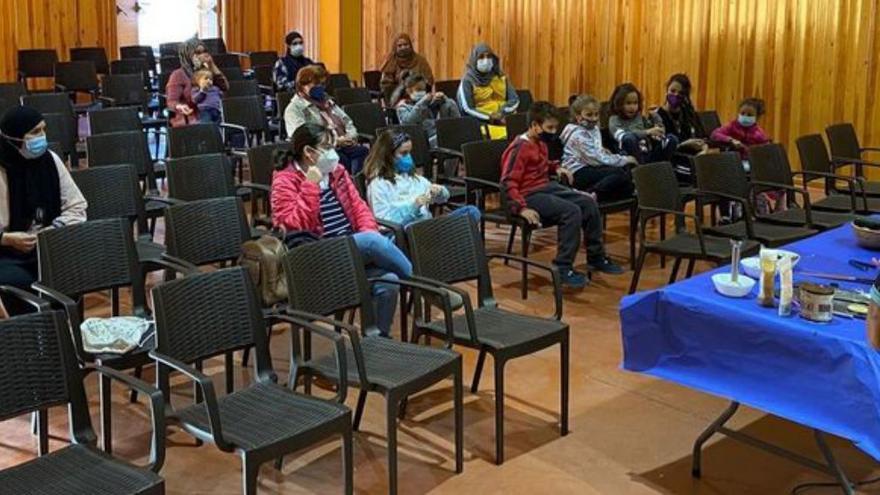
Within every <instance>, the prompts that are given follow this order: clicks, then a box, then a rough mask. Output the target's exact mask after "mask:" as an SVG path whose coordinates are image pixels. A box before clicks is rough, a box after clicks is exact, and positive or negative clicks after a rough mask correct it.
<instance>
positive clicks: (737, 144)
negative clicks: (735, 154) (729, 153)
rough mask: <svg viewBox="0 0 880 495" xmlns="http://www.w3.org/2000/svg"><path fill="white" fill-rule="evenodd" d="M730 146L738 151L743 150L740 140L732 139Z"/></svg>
mask: <svg viewBox="0 0 880 495" xmlns="http://www.w3.org/2000/svg"><path fill="white" fill-rule="evenodd" d="M730 145H731V146H733V147H734V148H736V149H738V150H739V149H742V148H743V144H742V141H740V140H738V139H733V138H731V139H730Z"/></svg>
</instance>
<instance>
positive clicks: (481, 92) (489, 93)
mask: <svg viewBox="0 0 880 495" xmlns="http://www.w3.org/2000/svg"><path fill="white" fill-rule="evenodd" d="M458 106H460V107H461V109H462V111H464V112H465V113H466V114H468V115H470V116H472V117H475V118H477V119H479V120H481V121H483V122H487V123H489V134H490V136H491V138H492V139H503V138H506V137H507V129H506V127H505V126H504V117H505V116H507V115H510V114H512V113H514V112H515V111H516V108H517V107H518V106H519V97H518V96H517V95H516V88H514V87H513V85H512V84H511V83H510V78H508V77H507V76H506V75H504V73H503V72H501V64H500V63H499V61H498V55H495V52H494V51H492V48H490V47H489V45H487V44H486V43H479V44H477V46H475V47H474V49H473V50H471V56H470V58H469V59H468V63H467V66H465V68H464V76H462V78H461V85H460V86H459V87H458Z"/></svg>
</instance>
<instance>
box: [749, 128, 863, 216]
mask: <svg viewBox="0 0 880 495" xmlns="http://www.w3.org/2000/svg"><path fill="white" fill-rule="evenodd" d="M749 163H750V164H751V168H750V171H751V176H752V177H751V180H752V184H755V185H756V186H758V188H756V191H758V192H760V188H764V187H766V189H767V190H782V191H784V192H785V193H786V209H785V210H782V211H778V212H773V213H770V214H767V215H758V219H760V220H762V221H765V222H769V223H776V224H780V225H798V226H805V227H809V228H815V229H818V230H828V229H833V228H836V227H840V226H841V225H843V224H845V223H848V222H851V221H852V220H853V217H854V216H855V215H854V213H855V212H850V213H834V212H827V211H816V210H814V209H813V208H812V199H811V197H810V192H809V191H808V190H807V188H806V187H804V188H800V187H796V186H795V185H794V179H793V177H792V175H793V174H792V171H791V165H790V164H789V163H788V155H787V154H786V152H785V148H783V147H782V145H781V144H779V143H770V144H762V145H760V146H752V147H751V148H749ZM796 195H797V196H800V198H801V200H802V201H801V203H800V204H798V203H797V202H796V201H795V200H796Z"/></svg>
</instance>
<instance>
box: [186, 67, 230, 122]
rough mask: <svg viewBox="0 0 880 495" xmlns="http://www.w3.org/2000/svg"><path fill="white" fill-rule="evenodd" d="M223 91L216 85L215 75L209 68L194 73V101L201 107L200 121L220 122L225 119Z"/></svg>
mask: <svg viewBox="0 0 880 495" xmlns="http://www.w3.org/2000/svg"><path fill="white" fill-rule="evenodd" d="M222 100H223V92H222V91H220V88H218V87H217V86H214V75H213V74H212V73H211V71H209V70H207V69H200V70H197V71H196V72H195V73H194V74H193V88H192V101H193V103H195V104H196V106H197V107H198V109H199V122H201V123H203V124H204V123H208V124H219V123H220V122H222V121H223V102H222Z"/></svg>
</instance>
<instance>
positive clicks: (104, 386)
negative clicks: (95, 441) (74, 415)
mask: <svg viewBox="0 0 880 495" xmlns="http://www.w3.org/2000/svg"><path fill="white" fill-rule="evenodd" d="M110 385H111V382H110V378H109V377H107V376H104V375H101V378H100V379H99V381H98V388H99V391H98V395H99V396H100V401H101V446H102V447H103V448H104V452H106V453H108V454H111V453H112V452H113V442H112V438H113V431H112V426H111V417H110V409H111V407H110V403H111V398H110V396H111V394H110Z"/></svg>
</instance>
